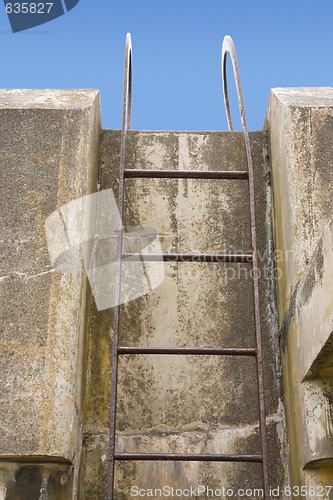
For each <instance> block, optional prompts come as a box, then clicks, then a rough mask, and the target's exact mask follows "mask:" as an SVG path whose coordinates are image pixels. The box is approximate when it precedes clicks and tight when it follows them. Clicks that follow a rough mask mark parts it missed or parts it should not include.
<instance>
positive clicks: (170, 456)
mask: <svg viewBox="0 0 333 500" xmlns="http://www.w3.org/2000/svg"><path fill="white" fill-rule="evenodd" d="M115 460H179V461H183V462H262V455H218V454H216V455H215V454H214V455H204V454H202V455H201V454H196V453H184V454H183V453H116V454H115Z"/></svg>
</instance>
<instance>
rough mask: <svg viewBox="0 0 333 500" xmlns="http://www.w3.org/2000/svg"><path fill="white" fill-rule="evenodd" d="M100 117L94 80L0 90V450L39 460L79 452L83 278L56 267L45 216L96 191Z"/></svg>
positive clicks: (65, 458)
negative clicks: (76, 85) (83, 85)
mask: <svg viewBox="0 0 333 500" xmlns="http://www.w3.org/2000/svg"><path fill="white" fill-rule="evenodd" d="M100 127H101V121H100V107H99V93H98V91H96V90H1V91H0V158H1V175H2V185H1V199H2V203H1V209H0V210H1V219H2V227H1V240H2V244H1V253H2V258H1V277H0V284H1V297H2V302H1V316H2V318H1V328H2V331H1V337H0V345H1V349H0V364H1V374H2V377H1V380H2V382H1V391H0V400H1V402H0V422H1V424H0V426H1V439H0V457H1V459H2V460H3V459H9V458H10V457H16V458H15V460H17V461H18V462H20V460H24V461H26V462H29V461H30V460H31V461H34V462H36V464H37V465H35V466H34V467H35V468H37V469H38V468H39V466H38V463H39V462H47V461H60V462H62V463H66V464H69V465H68V466H69V467H70V468H71V466H70V464H71V463H73V461H75V459H77V458H78V450H79V446H80V440H81V416H80V415H81V407H82V399H83V391H82V383H83V379H84V372H85V352H86V331H87V307H86V304H87V295H88V288H87V280H86V277H85V275H84V274H79V275H70V274H60V273H58V272H54V269H52V267H51V265H50V258H49V254H48V250H47V245H46V238H45V228H44V224H45V220H46V218H47V217H48V216H49V215H50V214H51V213H52V212H53V211H54V210H56V209H57V208H58V207H60V206H61V205H63V204H65V203H68V202H69V201H71V200H73V199H76V198H78V197H80V196H84V195H86V194H89V193H91V192H94V191H96V189H97V164H98V155H99V136H100ZM8 467H9V465H8ZM27 467H28V466H27ZM41 467H42V466H40V472H39V473H40V474H41V475H42V476H43V477H44V479H45V477H46V475H47V474H46V473H45V474H44V473H43V472H42V469H41ZM27 470H28V469H27ZM31 470H32V469H31V468H30V469H29V471H30V472H29V471H28V472H27V474H26V472H24V471H23V472H22V474H23V475H27V477H28V476H29V474H30V475H31ZM17 473H18V474H21V473H19V472H17ZM22 474H21V475H22ZM43 474H44V475H43ZM56 474H57V473H56ZM37 475H38V474H37ZM5 476H6V474H5ZM9 476H10V474H9ZM9 476H8V477H9ZM51 476H52V474H51ZM51 476H50V477H51ZM15 477H16V476H15ZM20 477H21V476H20ZM29 477H30V476H29ZM12 479H13V478H12ZM12 479H10V478H9V479H8V481H10V480H12ZM35 479H36V481H37V483H38V484H39V482H38V481H39V479H38V477H37V476H36V478H35ZM52 481H53V480H51V482H52ZM66 481H67V480H66ZM40 482H41V483H42V482H43V479H42V478H40ZM71 482H72V479H71V480H70V484H71ZM23 483H24V481H23ZM23 483H22V484H23ZM37 483H36V484H37ZM66 484H67V483H66ZM6 487H7V488H9V487H10V486H9V483H8V484H7V486H6ZM22 487H23V486H22ZM17 488H19V485H17ZM50 488H51V489H52V487H50ZM70 490H71V487H70ZM9 491H10V489H8V492H9ZM18 491H19V490H17V492H16V495H18V496H15V495H14V496H12V497H10V498H23V497H20V496H19V493H18ZM52 491H53V490H52ZM66 491H67V493H66V494H67V496H66V498H69V496H68V495H69V494H70V493H69V491H68V490H66ZM58 493H59V492H58ZM13 494H14V493H13ZM54 494H56V493H54ZM59 495H60V493H59ZM24 498H30V497H28V496H25V497H24ZM36 498H37V497H36ZM48 498H55V497H53V496H52V495H50V496H49V497H48ZM56 498H65V497H64V496H57V497H56Z"/></svg>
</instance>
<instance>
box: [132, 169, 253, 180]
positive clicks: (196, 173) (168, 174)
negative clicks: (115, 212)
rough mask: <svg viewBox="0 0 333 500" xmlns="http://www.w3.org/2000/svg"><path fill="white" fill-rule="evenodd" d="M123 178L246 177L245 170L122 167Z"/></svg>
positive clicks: (247, 175) (246, 172) (247, 176)
mask: <svg viewBox="0 0 333 500" xmlns="http://www.w3.org/2000/svg"><path fill="white" fill-rule="evenodd" d="M124 176H125V178H139V177H148V178H151V179H230V180H231V179H237V180H239V179H244V180H245V179H248V178H249V173H248V171H247V170H236V171H231V170H230V171H229V170H224V171H222V170H221V171H209V170H151V169H143V170H138V169H134V168H125V169H124Z"/></svg>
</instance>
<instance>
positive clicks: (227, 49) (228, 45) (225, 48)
mask: <svg viewBox="0 0 333 500" xmlns="http://www.w3.org/2000/svg"><path fill="white" fill-rule="evenodd" d="M228 53H229V54H230V57H231V62H232V66H233V70H234V77H235V83H236V89H237V97H238V104H239V111H240V117H241V123H242V130H243V136H244V142H245V150H246V161H247V167H248V172H249V191H250V217H251V242H252V251H253V258H252V269H253V291H254V315H255V330H256V344H257V350H258V354H257V373H258V392H259V424H260V436H261V448H262V456H263V483H264V485H263V486H264V498H265V499H266V500H268V499H270V493H269V491H270V488H269V470H268V446H267V433H266V414H265V400H264V374H263V359H262V342H261V328H260V308H259V273H258V255H257V235H256V218H255V198H254V176H253V164H252V155H251V146H250V137H249V132H248V128H247V122H246V114H245V106H244V99H243V92H242V86H241V81H240V75H239V68H238V62H237V56H236V50H235V46H234V43H233V41H232V38H231V37H230V36H228V35H227V36H225V37H224V40H223V44H222V81H223V94H224V102H225V108H226V112H227V119H228V126H229V130H233V126H232V119H231V112H230V105H229V98H228V84H227V54H228Z"/></svg>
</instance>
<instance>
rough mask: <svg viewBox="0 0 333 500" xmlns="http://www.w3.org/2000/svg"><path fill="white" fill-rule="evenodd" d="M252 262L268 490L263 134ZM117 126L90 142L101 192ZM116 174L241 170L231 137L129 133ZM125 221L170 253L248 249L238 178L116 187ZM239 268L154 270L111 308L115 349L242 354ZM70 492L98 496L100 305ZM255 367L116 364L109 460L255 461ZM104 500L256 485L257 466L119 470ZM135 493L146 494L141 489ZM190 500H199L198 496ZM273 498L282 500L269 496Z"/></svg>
mask: <svg viewBox="0 0 333 500" xmlns="http://www.w3.org/2000/svg"><path fill="white" fill-rule="evenodd" d="M251 143H252V147H253V158H254V166H255V177H256V208H257V223H258V239H259V249H260V255H261V258H260V266H261V280H260V287H261V288H260V292H261V308H262V309H261V313H262V331H263V344H264V358H265V387H266V391H265V394H266V403H267V408H266V410H267V424H268V435H269V450H270V465H271V483H272V485H275V486H276V485H279V486H281V487H282V486H283V485H284V482H285V473H286V472H285V469H284V462H285V454H284V452H285V450H284V445H285V441H284V424H283V411H282V410H283V408H282V402H281V400H280V387H279V366H280V364H279V358H278V345H277V321H276V309H275V300H276V296H275V282H274V279H273V261H272V227H271V203H270V174H269V165H268V163H267V146H268V144H267V137H266V136H265V134H263V133H261V132H253V133H251ZM119 144H120V133H119V131H112V130H105V131H103V133H102V136H101V156H100V187H101V189H108V188H110V187H111V188H113V189H115V190H116V188H117V175H118V169H119ZM126 165H127V167H128V168H143V169H144V168H155V169H176V170H182V169H193V170H242V169H246V161H245V151H244V143H243V137H242V134H241V133H239V132H234V133H229V132H141V131H140V132H139V131H131V132H129V134H128V142H127V157H126ZM125 182H126V184H125V185H126V189H125V215H124V224H125V225H130V226H133V225H145V226H151V227H153V228H155V229H156V230H157V232H158V234H159V235H160V239H161V242H162V246H163V247H164V249H165V251H167V252H169V253H174V252H180V253H186V252H189V253H191V252H194V253H196V252H197V253H200V252H202V253H210V252H213V253H214V252H223V251H224V252H229V251H235V252H240V251H241V250H243V251H244V250H245V251H250V225H249V198H248V188H247V182H246V181H216V180H171V179H127V180H126V181H125ZM249 270H250V266H249V265H248V264H208V263H204V264H202V263H166V264H165V272H166V278H165V280H164V282H163V283H162V284H161V285H160V286H159V287H158V288H157V289H156V290H154V291H152V292H151V293H149V294H148V295H146V296H143V297H141V298H139V299H137V300H135V301H133V302H129V303H127V304H124V305H123V306H121V319H120V343H121V344H123V345H136V346H140V345H141V346H171V347H172V346H174V347H177V346H188V347H199V346H201V347H222V346H224V347H253V346H254V342H255V341H254V320H253V293H252V280H251V277H250V275H249ZM91 325H92V328H91V331H90V340H89V355H88V373H87V375H88V378H87V392H86V396H87V398H86V409H85V415H84V431H85V440H84V446H83V449H84V460H83V464H82V471H81V472H82V476H81V477H82V480H81V489H80V497H81V498H82V499H87V500H88V499H91V498H100V499H102V498H105V496H106V482H107V481H106V474H107V455H108V451H107V449H108V426H109V414H108V402H109V391H110V387H109V381H110V366H109V357H110V338H111V337H112V310H107V311H97V310H96V307H95V304H94V302H93V303H92V319H91ZM257 406H258V403H257V389H256V373H255V361H254V359H251V358H250V359H248V358H237V357H236V358H231V357H226V358H219V357H218V356H212V357H210V358H208V357H198V356H187V357H185V356H147V355H146V356H142V355H141V356H123V357H122V358H121V360H120V366H119V391H118V419H117V434H118V439H117V449H118V451H129V452H131V451H137V452H139V451H141V452H154V451H155V452H171V453H172V452H175V453H177V452H178V453H189V452H194V453H258V452H259V453H260V442H259V433H258V411H257ZM116 472H117V474H116V490H115V491H116V498H117V499H129V498H132V497H131V495H130V492H131V487H132V486H138V487H140V488H144V489H147V488H161V487H163V486H164V485H169V486H173V487H178V488H186V487H189V486H191V485H192V486H193V487H194V486H196V485H198V484H205V485H208V486H210V487H211V488H223V487H225V488H228V487H231V488H234V489H236V488H237V487H238V488H241V487H244V488H246V487H248V488H261V487H262V475H261V465H260V464H247V465H246V464H232V463H231V464H230V463H229V464H223V463H195V462H192V463H190V462H169V463H167V462H159V463H158V462H141V463H140V462H136V463H135V462H126V463H125V462H123V463H121V464H119V463H118V465H117V469H116ZM142 498H149V494H147V495H145V496H143V497H142ZM200 498H206V496H205V495H200ZM281 498H282V497H281Z"/></svg>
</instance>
